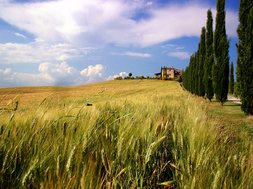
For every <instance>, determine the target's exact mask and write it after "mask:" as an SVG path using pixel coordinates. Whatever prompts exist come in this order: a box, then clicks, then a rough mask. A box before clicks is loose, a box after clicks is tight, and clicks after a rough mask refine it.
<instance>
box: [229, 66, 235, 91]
mask: <svg viewBox="0 0 253 189" xmlns="http://www.w3.org/2000/svg"><path fill="white" fill-rule="evenodd" d="M234 86H235V80H234V64H233V62H232V63H231V64H230V71H229V90H230V93H231V94H234Z"/></svg>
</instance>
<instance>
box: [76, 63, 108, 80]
mask: <svg viewBox="0 0 253 189" xmlns="http://www.w3.org/2000/svg"><path fill="white" fill-rule="evenodd" d="M104 70H105V68H104V66H103V65H102V64H97V65H95V66H92V65H90V66H88V67H87V68H85V69H83V70H82V71H81V72H80V74H81V76H83V77H84V78H87V80H88V81H89V82H92V81H97V80H101V79H102V76H103V73H104Z"/></svg>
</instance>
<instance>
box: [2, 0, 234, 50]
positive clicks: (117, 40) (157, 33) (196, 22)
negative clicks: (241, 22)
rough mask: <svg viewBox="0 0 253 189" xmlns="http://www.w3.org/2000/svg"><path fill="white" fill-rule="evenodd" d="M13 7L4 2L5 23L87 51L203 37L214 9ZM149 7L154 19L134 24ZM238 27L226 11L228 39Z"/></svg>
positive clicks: (75, 3) (110, 4) (119, 2)
mask: <svg viewBox="0 0 253 189" xmlns="http://www.w3.org/2000/svg"><path fill="white" fill-rule="evenodd" d="M10 2H12V1H5V2H0V9H1V12H0V18H2V19H4V20H5V21H6V22H8V23H10V24H12V25H14V26H16V27H18V28H20V29H22V30H26V31H28V32H30V33H32V34H34V35H35V36H37V37H38V38H41V39H44V40H46V41H53V42H57V43H58V42H59V41H60V42H64V43H66V42H67V43H77V44H86V45H101V44H112V43H114V44H120V45H139V46H151V45H154V44H159V43H161V42H164V41H167V40H171V39H176V38H180V37H184V36H199V35H200V29H201V27H202V26H204V25H205V22H206V12H207V9H208V8H209V7H207V6H204V5H203V6H202V5H199V4H193V3H191V4H190V3H188V4H184V5H180V6H179V5H173V4H170V5H169V6H166V7H162V8H161V7H157V6H149V7H148V8H147V7H146V6H147V4H151V3H148V2H147V1H146V3H145V1H124V0H107V1H104V0H92V1H90V0H72V1H69V0H58V1H46V2H45V1H44V2H36V3H23V4H21V3H13V2H12V3H10ZM150 2H151V1H150ZM145 7H146V13H147V15H149V16H148V17H147V18H143V19H140V20H139V21H137V20H134V19H133V17H134V15H136V13H138V11H139V10H140V9H142V10H143V9H144V8H145ZM214 15H215V14H214ZM237 25H238V19H237V13H235V12H233V11H230V10H227V32H228V34H229V35H231V36H235V35H236V27H237Z"/></svg>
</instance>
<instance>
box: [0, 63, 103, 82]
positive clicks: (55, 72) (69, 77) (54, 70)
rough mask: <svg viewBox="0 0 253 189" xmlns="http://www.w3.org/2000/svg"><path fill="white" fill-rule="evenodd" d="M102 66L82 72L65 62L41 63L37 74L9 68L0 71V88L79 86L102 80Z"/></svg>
mask: <svg viewBox="0 0 253 189" xmlns="http://www.w3.org/2000/svg"><path fill="white" fill-rule="evenodd" d="M104 70H105V68H104V67H103V65H101V64H98V65H95V66H92V65H90V66H88V67H87V68H85V69H84V70H82V71H79V70H77V69H75V68H74V67H71V66H70V65H68V64H67V63H66V62H62V63H58V64H53V63H42V64H40V65H39V67H38V71H39V73H38V74H31V73H19V72H14V71H12V70H11V69H10V68H5V69H0V77H1V81H0V87H15V86H44V85H81V84H86V83H90V82H94V81H101V80H103V79H104V75H103V73H104Z"/></svg>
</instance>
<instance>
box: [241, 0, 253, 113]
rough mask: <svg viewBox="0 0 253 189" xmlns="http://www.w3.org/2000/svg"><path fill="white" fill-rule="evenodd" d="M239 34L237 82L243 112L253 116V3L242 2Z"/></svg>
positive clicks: (242, 0) (245, 0)
mask: <svg viewBox="0 0 253 189" xmlns="http://www.w3.org/2000/svg"><path fill="white" fill-rule="evenodd" d="M239 21H240V25H239V27H238V30H237V33H238V38H239V42H238V45H237V51H238V60H237V80H238V84H239V89H240V96H241V101H242V106H241V107H242V110H243V111H244V112H245V113H246V114H251V115H253V90H252V89H253V80H252V75H253V1H248V0H241V1H240V10H239Z"/></svg>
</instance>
